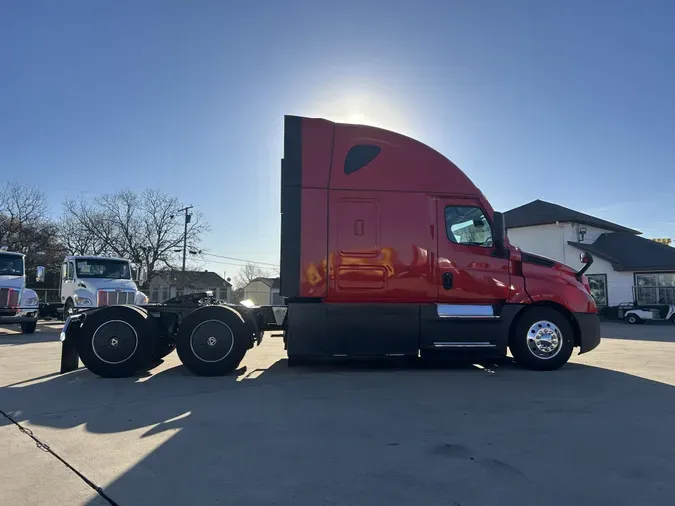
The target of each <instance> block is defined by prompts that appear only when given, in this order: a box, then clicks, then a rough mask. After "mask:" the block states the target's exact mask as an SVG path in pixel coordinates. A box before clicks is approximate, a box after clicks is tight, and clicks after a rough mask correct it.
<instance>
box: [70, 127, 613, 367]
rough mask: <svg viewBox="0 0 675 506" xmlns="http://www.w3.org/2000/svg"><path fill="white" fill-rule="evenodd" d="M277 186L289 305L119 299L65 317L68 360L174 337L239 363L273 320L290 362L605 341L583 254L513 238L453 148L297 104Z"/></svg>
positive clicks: (204, 363) (183, 350)
mask: <svg viewBox="0 0 675 506" xmlns="http://www.w3.org/2000/svg"><path fill="white" fill-rule="evenodd" d="M284 129H285V131H284V158H283V160H282V188H281V213H282V219H281V295H282V296H283V297H285V300H286V306H285V307H246V306H243V305H230V304H223V303H221V302H219V301H216V300H214V299H213V298H212V297H210V296H209V294H206V293H204V294H193V295H189V296H183V297H180V298H176V299H173V300H170V301H167V302H165V303H163V304H151V305H147V306H142V307H139V306H111V307H104V308H99V309H93V310H91V311H87V312H84V313H81V314H78V315H74V316H73V317H71V318H70V319H69V320H68V321H67V322H66V324H65V326H64V329H63V332H62V333H61V339H62V341H63V353H62V367H61V369H62V372H65V371H68V370H72V369H73V368H75V367H77V359H78V356H79V357H80V358H81V359H82V361H83V363H84V365H85V366H87V367H88V368H89V369H91V370H92V371H93V372H95V373H97V374H99V375H101V376H126V375H131V374H134V373H135V372H136V371H138V370H139V369H140V368H142V367H147V366H148V365H149V364H150V363H151V362H152V360H153V359H156V358H159V357H161V356H162V355H164V354H166V353H168V352H170V351H171V350H172V349H173V348H174V346H175V347H176V349H177V351H178V355H179V357H180V359H181V360H182V362H183V363H184V364H185V365H186V366H187V367H188V368H189V369H190V370H191V371H193V372H194V373H196V374H200V375H221V374H227V373H229V372H231V371H233V370H234V369H236V367H237V366H238V365H239V363H240V362H241V360H242V358H243V357H244V354H245V353H246V351H247V350H248V349H250V348H251V347H252V346H254V345H255V344H256V343H259V342H260V340H261V339H262V334H263V332H264V331H265V330H271V329H276V330H283V332H284V343H285V348H286V350H287V354H288V359H289V363H290V364H293V363H300V362H306V361H312V360H314V359H318V358H326V357H328V358H336V357H385V356H388V357H414V358H416V357H421V358H423V359H424V358H427V357H434V358H439V357H440V358H442V357H463V358H464V357H465V358H471V359H485V358H498V357H503V356H505V355H506V352H507V348H508V349H510V350H511V353H512V355H513V356H514V358H515V360H516V361H517V362H518V363H519V364H520V365H522V366H524V367H527V368H530V369H537V370H552V369H557V368H559V367H561V366H562V365H564V364H565V363H566V362H567V361H568V359H569V357H570V356H571V354H572V352H573V350H574V348H575V347H579V349H580V353H585V352H587V351H590V350H592V349H594V348H595V347H596V346H598V344H599V343H600V323H599V319H598V314H597V308H596V305H595V302H594V300H593V297H592V296H591V294H590V289H589V286H588V282H587V280H586V278H585V276H584V272H585V270H586V269H587V268H588V266H589V265H590V263H591V262H592V257H590V255H588V254H584V257H583V258H582V262H584V263H585V266H584V268H583V269H582V270H581V271H579V272H577V271H575V270H574V269H572V268H570V267H568V266H566V265H563V264H560V263H558V262H556V261H554V260H551V259H548V258H545V257H541V256H537V255H533V254H529V253H526V252H523V251H520V250H519V249H518V248H516V247H514V246H512V245H511V244H509V241H508V238H507V236H506V232H505V227H504V217H503V215H502V214H501V213H499V212H495V211H494V210H493V209H492V207H491V206H490V203H489V202H488V201H487V199H486V198H485V196H484V195H483V194H482V193H481V192H480V190H479V189H478V188H477V187H476V186H475V185H474V184H473V183H472V182H471V180H470V179H469V178H468V177H467V176H466V175H465V174H464V173H463V172H462V171H461V170H460V169H459V168H458V167H457V166H456V165H454V164H453V163H452V162H450V161H449V160H448V159H447V158H445V157H444V156H443V155H441V154H440V153H438V152H437V151H435V150H433V149H431V148H430V147H428V146H426V145H424V144H422V143H420V142H418V141H416V140H414V139H411V138H409V137H406V136H404V135H400V134H397V133H393V132H389V131H386V130H382V129H379V128H374V127H369V126H363V125H349V124H340V123H334V122H331V121H327V120H324V119H315V118H302V117H297V116H286V118H285V125H284Z"/></svg>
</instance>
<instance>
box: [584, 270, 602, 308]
mask: <svg viewBox="0 0 675 506" xmlns="http://www.w3.org/2000/svg"><path fill="white" fill-rule="evenodd" d="M586 277H587V278H588V284H589V285H590V287H591V295H592V296H593V298H594V299H595V303H596V304H597V305H598V306H606V305H607V275H606V274H586Z"/></svg>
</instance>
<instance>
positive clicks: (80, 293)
mask: <svg viewBox="0 0 675 506" xmlns="http://www.w3.org/2000/svg"><path fill="white" fill-rule="evenodd" d="M76 297H81V298H83V299H89V301H90V302H91V304H78V303H76V302H75V298H76ZM68 299H69V300H70V301H71V302H72V304H73V307H78V308H89V307H96V306H97V303H98V301H97V300H96V293H91V291H90V290H87V289H85V288H78V289H77V290H75V292H74V293H73V296H72V297H68Z"/></svg>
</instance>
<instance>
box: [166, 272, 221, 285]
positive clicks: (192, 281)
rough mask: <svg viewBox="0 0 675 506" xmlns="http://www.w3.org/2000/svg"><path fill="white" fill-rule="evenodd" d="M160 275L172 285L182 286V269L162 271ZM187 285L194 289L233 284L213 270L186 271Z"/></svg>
mask: <svg viewBox="0 0 675 506" xmlns="http://www.w3.org/2000/svg"><path fill="white" fill-rule="evenodd" d="M158 276H160V277H161V278H162V279H164V281H166V282H167V283H169V284H170V285H178V286H181V285H182V284H183V273H182V272H180V271H161V272H159V273H158ZM185 285H186V287H188V288H192V289H199V288H203V289H208V288H216V287H227V286H232V284H231V283H229V282H228V281H226V280H224V279H223V278H222V277H221V276H220V275H219V274H218V273H216V272H212V271H185Z"/></svg>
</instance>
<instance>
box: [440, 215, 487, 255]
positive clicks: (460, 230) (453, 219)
mask: <svg viewBox="0 0 675 506" xmlns="http://www.w3.org/2000/svg"><path fill="white" fill-rule="evenodd" d="M445 230H446V233H447V235H448V239H449V240H450V241H451V242H454V243H455V244H465V245H467V246H482V247H484V248H489V247H491V246H492V228H491V227H490V222H489V221H488V220H487V218H486V217H485V213H483V210H482V209H481V208H479V207H465V206H447V207H446V208H445Z"/></svg>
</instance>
